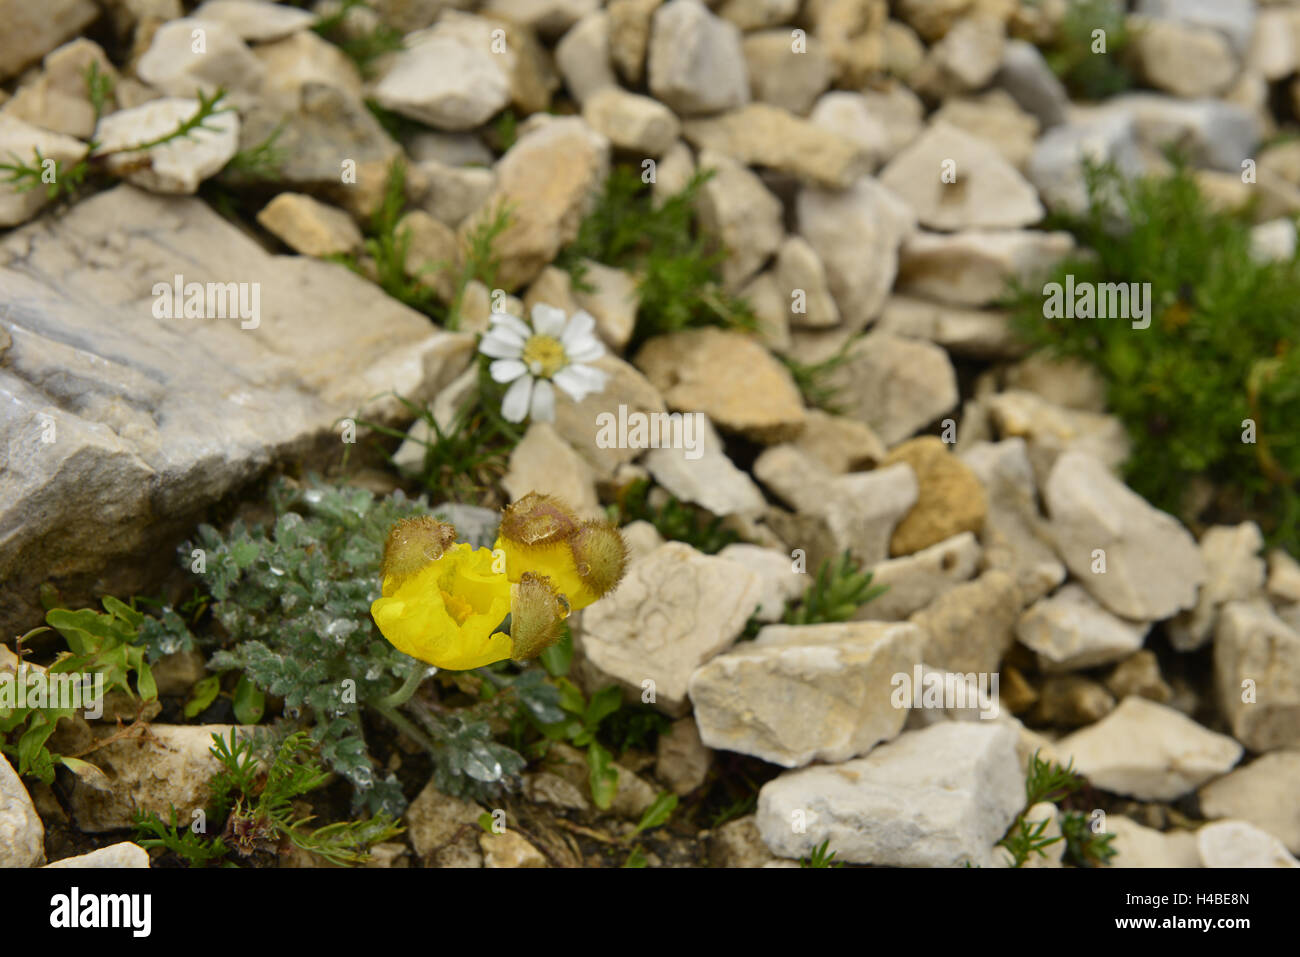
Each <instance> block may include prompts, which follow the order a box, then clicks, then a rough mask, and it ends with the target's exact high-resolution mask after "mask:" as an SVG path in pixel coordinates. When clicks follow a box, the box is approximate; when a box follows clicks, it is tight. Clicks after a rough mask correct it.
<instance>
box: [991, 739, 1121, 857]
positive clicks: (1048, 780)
mask: <svg viewBox="0 0 1300 957" xmlns="http://www.w3.org/2000/svg"><path fill="white" fill-rule="evenodd" d="M1084 783H1085V782H1084V780H1083V778H1082V777H1081V776H1080V775H1079V774H1078V772H1076V771H1075V770H1074V762H1073V761H1071V762H1069V763H1068V764H1066V765H1065V766H1064V767H1062V766H1061V765H1059V764H1057V763H1055V762H1051V761H1044V760H1043V759H1041V758H1040V757H1039V756H1038V752H1037V751H1035V752H1034V753H1033V754H1032V755H1030V757H1029V768H1028V771H1027V773H1026V775H1025V808H1024V810H1023V811H1021V812H1020V814H1018V815H1017V816H1016V819H1015V821H1014V822H1012V824H1011V827H1010V828H1008V830H1007V833H1006V835H1005V836H1004V837H1003V838H1002V840H1001V841H999V842H998V845H999V846H1000V847H1004V848H1006V849H1007V851H1008V852H1009V853H1010V854H1011V858H1012V866H1013V867H1024V866H1025V864H1026V863H1027V862H1028V861H1029V859H1030V856H1031V855H1033V854H1037V855H1038V856H1039V857H1046V856H1047V854H1046V851H1045V849H1046V848H1048V847H1050V846H1051V845H1053V844H1055V843H1057V842H1058V841H1065V851H1064V852H1063V855H1062V857H1063V860H1064V861H1065V862H1066V863H1068V864H1072V865H1074V866H1075V867H1096V866H1099V865H1104V864H1109V863H1110V859H1111V858H1112V857H1114V856H1115V853H1116V852H1115V849H1114V848H1112V847H1111V846H1110V842H1111V841H1112V840H1114V837H1115V835H1113V834H1106V833H1101V834H1098V833H1095V832H1094V831H1093V829H1092V827H1091V824H1090V822H1089V820H1088V818H1087V816H1086V815H1085V814H1083V813H1082V812H1080V811H1075V810H1067V809H1065V808H1062V809H1061V810H1060V815H1059V820H1060V826H1061V834H1060V835H1058V836H1056V837H1047V836H1046V829H1047V824H1048V822H1047V821H1045V820H1044V821H1038V822H1037V823H1032V824H1031V823H1030V822H1029V821H1027V820H1025V814H1026V813H1027V812H1028V811H1029V809H1030V808H1032V807H1033V806H1034V805H1035V804H1040V803H1042V802H1044V801H1049V802H1051V803H1052V804H1057V805H1059V804H1061V802H1062V801H1064V800H1065V799H1066V798H1068V797H1069V796H1070V795H1072V794H1074V793H1076V792H1078V791H1079V790H1081V789H1082V788H1083V786H1084Z"/></svg>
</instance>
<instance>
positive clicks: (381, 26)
mask: <svg viewBox="0 0 1300 957" xmlns="http://www.w3.org/2000/svg"><path fill="white" fill-rule="evenodd" d="M356 7H361V8H363V9H369V8H370V4H368V3H366V2H365V0H342V2H341V3H340V4H339V7H338V9H337V10H335V11H334V12H333V13H331V14H330V15H329V16H325V17H321V18H320V19H319V20H317V21H316V23H315V25H314V26H313V27H312V29H313V30H315V31H316V33H318V34H319V35H320V36H321V37H323V38H324V39H326V40H328V41H329V42H330V43H333V44H334V45H335V46H336V47H338V48H339V49H340V50H342V51H343V55H344V56H346V57H347V58H348V59H349V60H351V61H352V62H353V63H355V64H356V67H357V69H358V70H359V71H360V72H361V75H362V76H366V77H368V76H370V75H372V74H373V72H374V64H375V60H376V59H378V58H379V57H380V56H382V55H383V54H385V53H393V52H396V51H397V50H400V49H402V41H403V35H402V31H400V30H398V29H397V28H395V27H391V26H389V25H388V24H387V23H384V22H382V21H380V22H379V23H378V25H376V26H375V27H374V28H373V29H371V30H369V31H367V32H364V33H362V32H358V31H356V30H349V29H348V27H347V24H346V23H345V21H346V20H347V18H348V16H349V15H350V14H351V12H352V10H353V9H354V8H356Z"/></svg>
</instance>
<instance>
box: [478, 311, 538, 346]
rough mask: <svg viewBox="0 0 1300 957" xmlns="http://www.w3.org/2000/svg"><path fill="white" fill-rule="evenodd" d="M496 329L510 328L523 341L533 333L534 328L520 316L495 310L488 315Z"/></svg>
mask: <svg viewBox="0 0 1300 957" xmlns="http://www.w3.org/2000/svg"><path fill="white" fill-rule="evenodd" d="M488 318H489V320H490V321H491V323H492V327H493V328H494V329H508V330H510V331H511V332H513V333H515V334H517V335H518V336H519V337H520V339H521V341H522V340H523V339H527V338H528V337H529V336H531V335H532V334H533V330H531V329H529V328H528V323H526V322H524V321H523V320H522V319H520V318H519V317H518V316H516V315H514V314H513V313H509V312H494V313H492V315H491V316H489V317H488Z"/></svg>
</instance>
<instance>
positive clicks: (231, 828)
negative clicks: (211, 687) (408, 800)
mask: <svg viewBox="0 0 1300 957" xmlns="http://www.w3.org/2000/svg"><path fill="white" fill-rule="evenodd" d="M212 740H213V746H212V748H211V749H210V750H211V753H212V755H213V756H214V757H215V758H216V759H217V760H218V761H220V762H221V765H222V769H221V771H219V772H217V774H216V775H215V776H214V777H213V778H212V781H211V783H210V788H211V794H212V799H211V802H210V804H209V806H208V808H207V809H206V812H205V814H206V817H207V819H208V820H211V821H213V822H224V824H223V827H222V832H221V836H220V837H216V838H210V839H206V840H205V839H202V838H200V837H199V836H198V834H196V833H194V832H193V830H192V829H191V828H186V829H185V830H184V831H183V832H182V831H180V830H179V829H178V826H177V821H176V816H177V815H176V809H175V808H172V811H171V821H170V823H169V824H164V823H163V821H162V819H161V818H159V817H158V815H157V814H156V813H154V812H152V811H150V812H147V813H145V812H137V813H136V816H135V821H134V823H135V826H136V829H137V832H138V833H139V834H140V835H141V838H142V839H141V841H140V843H141V846H142V847H146V848H150V847H163V848H166V849H167V850H169V851H172V852H174V853H176V854H177V855H179V856H180V857H181V858H183V859H184V860H185V861H186V863H188V864H189V865H190V866H191V867H202V866H205V865H207V864H209V863H211V862H213V861H215V860H219V859H221V858H223V857H225V856H226V855H227V854H228V853H229V852H230V851H232V850H233V851H236V852H237V853H238V854H239V856H240V857H244V858H247V857H251V856H252V855H253V854H255V853H258V852H265V853H275V852H278V851H280V850H281V849H282V848H283V847H285V846H286V845H288V844H292V845H293V846H295V847H297V848H299V849H301V850H304V851H308V852H310V853H312V854H315V855H316V856H318V857H320V858H321V859H322V860H325V861H328V862H329V863H331V864H339V865H344V864H360V863H363V862H365V861H366V860H367V859H369V856H370V852H369V848H370V846H371V845H372V844H377V843H379V842H381V841H385V840H388V839H390V838H392V837H395V836H396V835H397V834H399V833H400V832H401V828H400V827H398V826H397V824H396V822H395V821H394V820H393V818H391V817H389V816H388V815H386V814H383V813H381V814H377V815H375V816H374V817H371V818H367V819H364V820H357V821H338V822H335V823H333V824H327V825H325V826H323V827H318V828H309V827H308V826H307V825H309V824H310V823H311V822H312V820H313V817H312V816H311V815H304V814H301V813H299V812H298V811H297V810H296V809H295V807H294V801H295V800H296V799H298V798H301V797H303V796H304V795H306V794H309V793H310V792H312V791H315V790H316V789H317V788H319V787H321V786H323V785H324V784H325V783H326V782H327V781H328V780H329V778H330V774H329V772H328V771H326V770H325V769H324V768H322V767H321V765H320V764H319V762H318V761H317V760H316V756H315V751H316V747H315V745H314V744H313V743H312V741H311V739H310V738H309V737H308V736H307V734H305V733H304V732H301V731H297V732H294V733H292V734H290V735H288V736H287V737H285V739H284V740H283V741H282V742H281V743H280V745H279V747H278V748H276V749H275V750H274V752H273V757H272V759H271V760H270V761H269V762H267V764H269V766H264V764H263V762H261V761H259V760H258V758H257V755H256V750H257V749H256V747H255V745H254V743H253V741H252V740H250V739H249V738H247V737H245V738H243V739H240V738H239V737H238V736H237V734H236V732H235V730H234V729H233V728H232V729H231V731H230V740H229V741H227V740H225V739H224V738H222V737H221V736H220V735H218V734H214V735H213V736H212Z"/></svg>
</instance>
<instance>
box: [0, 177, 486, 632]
mask: <svg viewBox="0 0 1300 957" xmlns="http://www.w3.org/2000/svg"><path fill="white" fill-rule="evenodd" d="M176 275H181V276H182V277H183V281H184V282H186V283H189V282H196V283H223V284H224V283H248V284H250V285H249V286H248V287H247V289H248V292H249V294H250V295H249V298H248V300H247V302H248V304H249V305H252V304H253V302H254V300H253V298H252V297H251V293H252V290H253V288H254V287H253V286H252V284H254V283H256V284H258V285H257V287H256V289H257V300H256V304H257V306H258V309H256V310H252V309H250V310H248V314H249V315H252V314H253V313H254V312H255V313H256V316H255V317H254V318H255V320H256V321H254V318H245V319H241V318H240V317H239V315H238V314H237V313H236V314H234V315H233V317H231V318H184V317H182V318H158V317H157V316H156V315H155V311H157V312H159V313H161V312H163V310H162V309H161V307H159V308H157V309H155V305H156V301H157V300H158V299H160V298H164V299H170V293H167V294H166V295H162V296H156V295H155V293H154V287H155V285H157V284H162V285H165V286H171V285H172V284H173V283H174V277H175V276H176ZM214 305H215V303H214ZM214 311H216V310H214ZM245 327H247V328H245ZM470 349H472V340H471V339H470V338H469V337H467V336H460V335H451V334H448V333H443V332H440V331H439V330H438V329H436V328H435V327H434V326H432V325H431V324H430V323H429V321H428V319H426V318H425V317H424V316H421V315H420V314H418V313H416V312H414V311H412V310H410V309H408V308H406V307H405V306H403V305H401V304H400V303H398V302H396V301H394V300H392V299H389V298H388V297H387V296H385V295H384V294H383V293H382V292H380V291H379V290H378V289H377V288H376V287H375V286H373V285H371V284H370V283H368V282H366V281H365V280H363V279H361V278H359V277H357V276H355V275H353V274H352V273H351V272H349V271H348V270H347V269H345V268H344V267H342V266H338V265H334V264H331V263H324V262H319V261H316V260H312V259H309V258H305V257H297V256H276V255H271V254H269V253H267V252H266V251H265V250H264V249H263V248H262V247H261V246H260V245H258V244H257V243H256V242H254V241H253V240H252V239H250V238H249V237H247V236H246V235H245V234H243V233H242V232H240V231H239V230H238V229H237V228H236V227H235V226H233V225H231V224H230V223H228V222H227V221H226V220H224V219H222V218H221V217H220V216H218V215H217V214H216V213H215V212H213V211H212V210H211V209H210V208H209V207H207V206H206V205H205V204H204V203H202V202H201V201H199V200H195V199H182V198H170V197H159V196H154V195H151V194H149V193H146V192H143V191H141V190H138V189H136V188H134V187H131V186H119V187H117V188H115V189H113V190H110V191H108V192H105V193H101V194H99V195H97V196H94V197H92V198H90V199H88V200H85V201H84V202H82V203H79V204H77V205H76V206H74V207H72V208H71V209H70V210H68V212H67V213H66V214H64V215H62V216H48V217H44V218H42V219H41V220H38V221H37V222H34V223H31V224H29V225H27V226H25V227H23V228H22V229H19V230H16V231H14V232H12V233H10V234H8V235H7V236H4V237H3V239H0V582H3V584H2V585H0V629H4V630H5V631H6V632H11V633H12V632H13V631H15V630H17V631H18V632H19V633H21V632H22V631H23V630H25V629H26V628H30V627H32V626H33V625H35V624H36V623H38V622H39V620H40V618H41V615H42V613H41V611H40V607H39V604H38V602H37V589H38V587H39V585H40V584H41V583H42V582H45V581H52V582H53V583H54V584H55V585H56V586H58V587H59V588H60V590H61V591H62V593H63V596H64V598H65V599H67V600H69V601H77V600H79V599H81V598H88V597H90V596H91V595H92V594H93V593H101V592H115V593H117V594H127V593H129V592H131V591H134V590H138V589H141V588H145V587H148V583H149V579H150V577H151V576H152V575H153V574H156V573H158V572H160V571H162V570H165V569H166V568H167V567H168V566H169V565H170V564H171V563H172V561H173V557H172V556H173V552H172V545H173V544H174V543H175V541H177V540H179V539H180V538H181V537H183V536H184V535H186V534H188V533H189V531H190V530H191V528H192V527H193V524H194V522H195V519H196V518H198V517H199V516H200V515H201V513H202V511H203V510H204V509H205V508H206V507H207V506H208V505H210V504H212V503H213V502H215V501H217V500H219V499H221V498H222V497H223V496H225V495H227V494H228V493H230V492H232V491H234V490H237V489H238V488H239V487H241V486H242V485H244V484H245V483H247V482H249V481H250V480H252V479H254V478H256V477H257V476H258V475H259V474H260V473H262V472H263V471H264V470H266V469H267V468H268V467H269V466H272V465H274V464H276V463H279V462H284V461H294V462H300V463H306V464H316V463H320V462H322V461H324V460H327V459H328V457H331V456H335V455H338V454H340V453H341V452H342V450H343V448H344V446H343V443H342V441H341V436H340V430H339V428H338V426H337V424H336V423H337V422H338V420H339V419H340V418H342V417H344V416H352V415H356V414H357V413H358V411H361V412H362V413H363V414H364V415H366V416H367V417H369V418H378V419H393V420H395V419H396V417H397V415H398V412H397V410H396V408H395V403H394V401H393V400H392V399H391V397H390V398H387V399H377V398H376V397H379V396H383V395H385V394H386V393H390V392H393V391H396V392H398V393H401V394H402V395H406V396H410V397H414V398H417V399H421V398H426V397H428V396H430V395H432V394H433V392H434V391H435V390H436V389H437V388H438V387H439V385H440V384H441V382H442V381H443V380H444V379H445V378H447V377H449V376H450V375H454V374H455V373H456V372H458V371H459V368H460V367H461V366H463V364H464V363H465V362H467V361H468V358H469V355H470ZM372 400H373V401H372Z"/></svg>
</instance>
